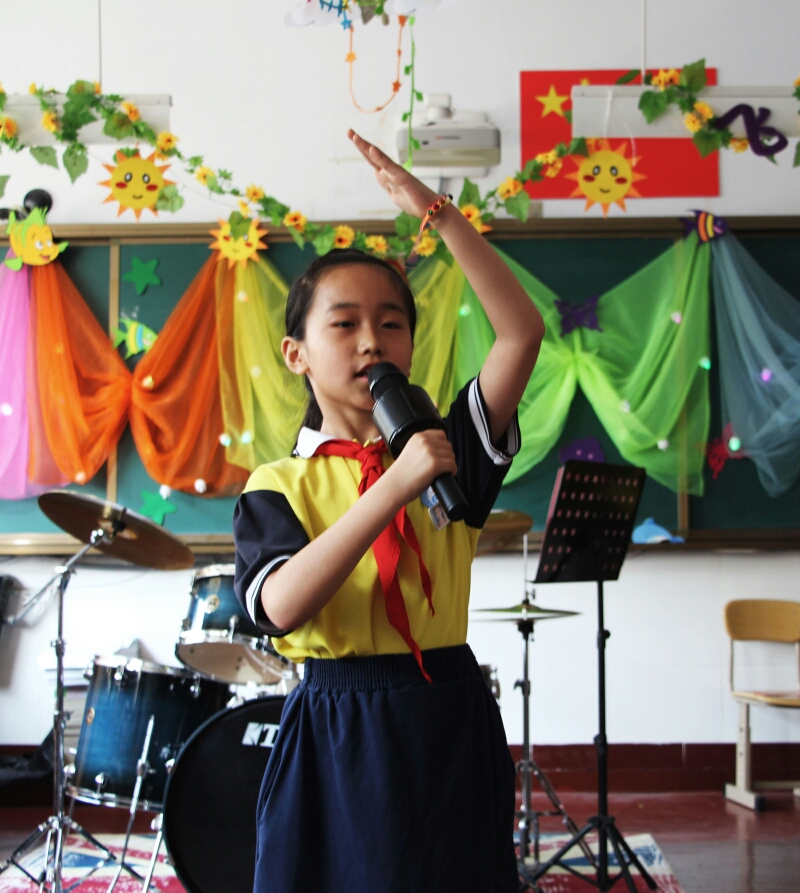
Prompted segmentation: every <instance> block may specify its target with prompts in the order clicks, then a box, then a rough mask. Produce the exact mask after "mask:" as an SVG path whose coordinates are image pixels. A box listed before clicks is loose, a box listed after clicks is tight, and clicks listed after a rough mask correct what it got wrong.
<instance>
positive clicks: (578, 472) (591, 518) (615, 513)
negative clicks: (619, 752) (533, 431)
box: [525, 460, 658, 893]
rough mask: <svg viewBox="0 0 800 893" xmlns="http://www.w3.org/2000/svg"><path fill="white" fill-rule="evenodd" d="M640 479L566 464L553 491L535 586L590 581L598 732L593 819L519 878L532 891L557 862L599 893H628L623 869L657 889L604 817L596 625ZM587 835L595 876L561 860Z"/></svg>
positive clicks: (600, 642) (600, 629)
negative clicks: (620, 890)
mask: <svg viewBox="0 0 800 893" xmlns="http://www.w3.org/2000/svg"><path fill="white" fill-rule="evenodd" d="M644 476H645V473H644V469H642V468H636V467H633V466H624V465H608V464H605V463H599V462H579V461H575V460H570V461H568V462H567V463H566V464H565V465H564V467H563V468H561V469H560V471H559V473H558V476H557V478H556V483H555V487H554V489H553V496H552V499H551V502H550V510H549V512H548V519H547V525H546V528H545V535H544V539H543V541H542V549H541V555H540V561H539V569H538V572H537V575H536V582H537V583H558V582H578V581H594V582H596V583H597V685H598V734H597V735H596V736H595V739H594V743H595V747H596V750H597V815H594V816H592V817H591V818H589V819H588V820H587V822H586V824H585V825H584V826H583V828H581V829H580V831H577V832H576V833H575V834H573V836H572V838H571V839H570V840H568V841H567V842H566V843H565V844H564V845H563V846H562V847H561V848H560V849H559V850H558V852H556V853H555V854H554V855H553V857H552V858H551V859H549V860H548V861H547V862H545V863H544V864H543V865H539V866H537V867H535V868H534V869H533V871H531V872H530V874H529V876H528V872H526V873H525V877H526V880H527V881H528V882H529V883H530V884H532V885H534V887H535V885H536V882H537V881H538V879H539V878H540V877H542V875H544V874H545V873H546V872H548V871H549V870H550V869H551V868H552V867H553V866H554V865H557V864H560V865H561V867H562V868H564V869H566V870H567V871H569V872H570V873H571V874H574V875H575V876H576V877H579V878H580V879H581V880H583V881H586V882H587V883H589V884H592V885H593V886H595V887H597V888H598V890H600V891H603V893H605V891H608V890H610V889H611V888H612V887H613V886H614V884H615V883H616V882H617V881H618V880H619V879H620V878H624V879H625V883H626V885H627V887H628V890H629V893H636V885H635V884H634V881H633V878H632V877H631V872H630V869H631V866H633V867H635V868H636V869H637V870H638V872H639V874H640V875H641V876H642V878H643V879H644V881H645V883H646V884H647V886H648V887H649V888H650V889H651V890H656V889H658V887H657V885H656V882H655V881H654V880H653V878H652V877H651V876H650V875H649V874H648V872H647V871H646V870H645V868H644V866H643V865H642V863H641V862H640V861H639V858H638V857H637V856H636V854H635V853H634V851H633V850H632V849H631V847H630V845H629V844H628V842H627V841H626V840H625V838H624V837H623V836H622V832H621V831H620V830H619V828H618V827H617V826H616V824H615V822H614V817H613V816H610V815H609V814H608V741H607V739H606V668H605V648H606V640H607V639H608V638H609V637H610V635H611V633H610V632H609V631H608V630H607V629H605V625H604V619H603V580H616V579H617V578H618V577H619V572H620V569H621V568H622V562H623V561H624V558H625V553H626V551H627V547H628V543H629V542H630V539H631V531H632V529H633V523H634V517H635V515H636V509H637V508H638V505H639V499H640V497H641V492H642V486H643V484H644ZM589 507H591V510H589ZM576 509H577V511H576ZM620 510H621V511H620ZM581 511H583V517H582V516H581ZM567 513H569V514H567ZM567 518H568V519H569V520H566V519H567ZM562 519H563V520H562ZM551 522H552V523H551ZM562 525H564V526H562ZM568 531H569V533H568ZM551 556H552V557H551ZM593 831H596V832H597V836H598V853H597V857H596V862H593V864H594V865H595V868H596V875H595V877H590V876H588V875H586V874H581V873H580V872H578V871H576V870H575V869H574V868H572V867H571V866H570V865H567V864H564V863H562V862H561V860H562V859H563V858H564V857H565V856H566V854H567V853H568V852H569V850H571V849H572V847H573V846H575V844H579V845H580V844H581V843H583V842H585V838H586V835H587V834H589V833H590V832H593ZM609 843H610V844H611V847H612V849H613V851H614V855H615V857H616V860H617V865H618V867H619V871H618V872H617V874H616V875H614V876H613V877H610V876H609V871H608V845H609Z"/></svg>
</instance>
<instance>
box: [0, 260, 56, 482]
mask: <svg viewBox="0 0 800 893" xmlns="http://www.w3.org/2000/svg"><path fill="white" fill-rule="evenodd" d="M12 256H13V255H12ZM29 313H30V267H27V266H24V267H23V268H22V269H21V270H19V271H18V272H17V271H14V270H9V268H8V267H6V266H5V264H0V498H3V499H26V498H28V497H32V496H38V495H39V494H40V493H43V492H44V491H45V490H46V489H47V486H44V485H41V484H32V483H31V482H30V481H29V480H28V459H29V455H30V417H29V415H28V390H29V389H28V383H29V382H28V374H29V370H28V364H27V361H26V353H27V349H28V336H29V332H28V320H29Z"/></svg>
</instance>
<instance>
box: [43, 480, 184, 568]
mask: <svg viewBox="0 0 800 893" xmlns="http://www.w3.org/2000/svg"><path fill="white" fill-rule="evenodd" d="M39 508H40V509H41V510H42V511H43V512H44V514H45V515H47V517H48V518H49V519H50V520H51V521H52V522H53V523H54V524H57V525H58V526H59V527H60V528H61V529H62V530H66V532H67V533H71V534H72V536H74V537H76V538H77V539H79V540H80V541H81V542H83V543H90V542H91V541H92V539H91V535H92V532H93V531H95V530H97V529H98V528H100V529H102V530H105V531H107V532H108V533H112V532H113V531H114V526H115V522H117V523H119V525H120V529H119V530H118V531H117V533H116V536H114V538H113V539H112V540H110V541H109V542H99V543H97V545H96V547H95V548H97V549H99V550H100V551H101V552H104V553H105V554H106V555H113V556H114V557H115V558H122V559H124V560H125V561H130V562H131V563H132V564H138V565H141V566H142V567H153V568H158V569H159V570H178V569H181V568H188V567H192V566H193V565H194V553H193V552H192V550H191V549H190V548H189V547H188V546H187V545H186V544H185V543H184V542H182V541H181V540H180V539H179V538H178V537H177V536H175V535H174V534H172V533H170V532H169V531H168V530H165V529H164V528H163V527H161V526H159V525H158V524H155V523H154V522H153V521H151V520H150V519H149V518H145V516H144V515H140V514H138V513H137V512H134V511H131V510H130V509H128V508H125V506H122V505H117V504H116V503H114V502H107V501H106V500H104V499H98V498H97V497H96V496H88V495H86V494H84V493H75V492H73V491H72V490H50V491H48V492H47V493H43V494H42V495H41V496H40V497H39Z"/></svg>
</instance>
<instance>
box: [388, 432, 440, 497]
mask: <svg viewBox="0 0 800 893" xmlns="http://www.w3.org/2000/svg"><path fill="white" fill-rule="evenodd" d="M456 470H457V469H456V458H455V455H454V453H453V447H452V446H451V445H450V441H449V440H448V439H447V435H446V434H445V432H444V431H442V430H439V429H433V428H432V429H430V430H428V431H419V432H417V433H416V434H414V435H412V436H411V438H410V439H409V441H408V443H407V444H406V445H405V447H403V452H402V453H400V455H399V456H398V458H397V459H396V460H395V462H394V464H393V465H392V466H391V468H389V469H388V471H387V472H386V474H385V475H384V476H383V477H384V479H385V480H386V484H387V487H388V486H391V488H392V493H393V495H396V497H397V499H398V510H399V509H400V507H401V506H404V505H408V503H410V502H413V501H414V500H415V499H416V498H417V497H418V496H421V495H422V494H423V493H424V492H425V491H426V490H427V489H428V487H430V485H431V484H432V483H433V480H434V478H436V477H438V476H439V475H440V474H447V473H450V474H453V475H454V474H455V473H456Z"/></svg>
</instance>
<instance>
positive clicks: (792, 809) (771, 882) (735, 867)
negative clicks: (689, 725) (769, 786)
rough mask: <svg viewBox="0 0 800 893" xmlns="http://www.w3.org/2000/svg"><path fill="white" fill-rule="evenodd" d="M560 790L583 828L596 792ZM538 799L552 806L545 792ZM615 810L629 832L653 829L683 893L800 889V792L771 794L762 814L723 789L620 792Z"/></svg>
mask: <svg viewBox="0 0 800 893" xmlns="http://www.w3.org/2000/svg"><path fill="white" fill-rule="evenodd" d="M558 793H559V796H560V797H561V800H562V802H563V804H564V807H565V808H566V810H567V813H568V814H569V816H570V817H571V818H572V819H573V820H574V821H575V822H576V823H577V825H578V827H582V826H583V823H584V822H585V821H586V819H587V818H588V817H589V816H590V815H593V814H595V813H596V812H597V800H596V797H595V796H594V795H593V794H574V793H566V792H561V791H559V792H558ZM532 806H533V808H534V809H548V808H551V807H550V803H549V801H548V800H547V799H546V798H545V797H544V795H536V796H534V798H533V803H532ZM609 813H610V814H611V815H613V816H614V818H615V820H616V824H617V827H618V828H619V829H620V831H622V833H623V834H634V833H638V832H644V831H647V832H649V833H651V834H652V835H653V837H654V838H655V840H656V842H657V843H658V845H659V846H660V847H661V850H662V852H663V853H664V855H665V856H666V858H667V861H668V862H669V863H670V865H671V866H672V870H673V871H674V873H675V876H676V877H677V878H678V880H679V881H680V883H681V886H682V887H683V889H684V893H798V891H800V798H795V797H792V795H791V794H790V793H786V794H784V793H775V794H769V795H768V796H767V808H766V810H765V811H764V812H762V813H754V812H751V811H750V810H749V809H744V808H743V807H741V806H737V805H735V804H734V803H729V802H728V801H726V800H725V798H724V797H723V796H722V794H721V793H719V794H717V793H713V792H699V793H673V794H642V795H637V794H616V795H611V796H610V798H609ZM541 821H542V830H543V831H562V830H563V826H562V825H561V824H560V820H559V819H558V818H547V817H545V818H542V820H541ZM590 889H591V888H590V887H588V886H587V890H590ZM615 889H624V886H622V882H620V883H619V884H617V885H616V887H615Z"/></svg>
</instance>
